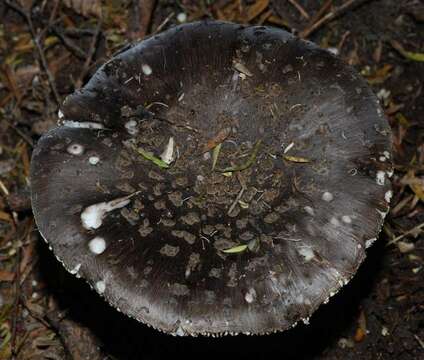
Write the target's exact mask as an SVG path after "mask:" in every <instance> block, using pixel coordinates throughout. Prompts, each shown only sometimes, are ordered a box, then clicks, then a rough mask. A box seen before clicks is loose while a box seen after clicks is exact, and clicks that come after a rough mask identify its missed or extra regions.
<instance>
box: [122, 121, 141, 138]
mask: <svg viewBox="0 0 424 360" xmlns="http://www.w3.org/2000/svg"><path fill="white" fill-rule="evenodd" d="M137 126H138V123H137V121H135V120H129V121H127V122H126V123H125V129H127V132H128V134H130V135H137V134H138V127H137Z"/></svg>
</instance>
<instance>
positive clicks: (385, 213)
mask: <svg viewBox="0 0 424 360" xmlns="http://www.w3.org/2000/svg"><path fill="white" fill-rule="evenodd" d="M377 212H378V213H379V214H380V216H381V218H382V219H384V218H385V217H386V215H387V213H388V211H380V210H378V209H377Z"/></svg>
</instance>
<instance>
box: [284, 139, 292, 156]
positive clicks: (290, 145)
mask: <svg viewBox="0 0 424 360" xmlns="http://www.w3.org/2000/svg"><path fill="white" fill-rule="evenodd" d="M293 146H294V142H292V143H290V144H289V145H287V146H286V148H285V149H284V154H286V153H287V152H288V151H289V150H290V149H291V148H292V147H293Z"/></svg>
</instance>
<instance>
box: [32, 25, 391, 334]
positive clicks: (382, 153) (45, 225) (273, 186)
mask: <svg viewBox="0 0 424 360" xmlns="http://www.w3.org/2000/svg"><path fill="white" fill-rule="evenodd" d="M62 112H63V113H62V114H60V118H61V119H60V123H61V126H59V127H57V128H55V129H53V130H51V131H49V132H48V133H46V134H45V135H44V136H43V137H42V138H41V139H40V141H39V143H38V145H37V147H36V148H35V150H34V152H33V158H32V165H31V184H32V205H33V210H34V215H35V220H36V222H37V225H38V228H39V231H40V233H41V234H42V236H43V238H44V239H45V240H46V241H47V242H48V244H49V246H50V247H51V249H52V251H53V252H54V254H55V255H56V257H57V258H58V259H59V260H60V261H61V262H62V263H63V265H64V266H65V268H66V269H67V270H68V271H70V272H71V273H73V274H76V275H77V276H81V277H82V278H84V279H86V280H87V281H88V282H89V284H90V285H91V286H92V287H93V288H94V289H95V290H96V291H97V292H98V293H100V294H101V295H102V296H104V298H105V299H106V300H107V301H108V302H109V303H110V304H111V305H112V306H114V307H115V308H117V309H119V310H120V311H122V312H123V313H125V314H127V315H129V316H131V317H133V318H135V319H137V320H139V321H141V322H143V323H146V324H148V325H150V326H153V327H154V328H157V329H159V330H162V331H164V332H167V333H172V334H176V335H187V334H189V335H196V334H215V335H221V334H237V333H246V334H264V333H270V332H274V331H279V330H285V329H288V328H290V327H291V326H293V325H294V324H296V323H297V322H298V321H299V320H305V321H306V320H307V319H308V318H309V317H310V316H311V314H312V313H313V312H314V311H315V310H316V309H317V308H318V306H319V305H320V304H322V303H324V302H326V301H327V300H328V299H329V297H330V296H332V295H334V294H335V293H336V292H337V291H338V290H339V289H340V288H341V287H342V286H343V285H344V284H346V283H347V282H348V281H349V280H350V279H351V277H352V276H353V275H354V274H355V272H356V271H357V269H358V267H359V265H360V264H361V262H362V261H363V260H364V258H365V256H366V252H365V250H366V247H368V246H369V245H370V244H371V243H372V242H373V241H374V240H375V239H376V237H377V236H378V233H379V231H380V229H381V227H382V223H383V219H384V216H385V214H386V213H387V212H388V208H389V201H390V196H391V190H390V188H391V185H390V180H389V179H388V177H390V174H391V173H392V171H393V170H392V163H391V158H392V151H391V132H390V128H389V125H388V123H387V121H386V119H385V117H384V115H383V112H382V110H381V108H380V106H379V103H378V100H377V98H376V97H375V96H374V95H373V93H372V91H371V90H370V89H369V87H368V86H367V84H366V83H365V82H364V80H363V79H362V78H361V77H360V76H359V75H358V74H357V73H356V72H355V71H354V70H353V69H352V68H351V67H349V66H347V65H346V64H344V63H343V62H342V61H341V60H340V59H339V58H337V57H335V56H334V55H333V54H331V53H329V52H328V51H326V50H323V49H320V48H318V47H317V46H316V45H314V44H312V43H310V42H306V41H302V40H299V39H297V38H295V37H293V36H292V35H290V34H289V33H287V32H285V31H283V30H281V29H276V28H271V27H264V26H242V25H237V24H232V23H225V22H211V21H206V22H196V23H191V24H186V25H181V26H178V27H175V28H173V29H171V30H168V31H166V32H164V33H161V34H159V35H155V36H153V37H151V38H148V39H146V40H143V41H142V42H140V43H138V44H137V45H135V46H133V47H130V48H129V49H127V50H125V51H123V52H120V53H118V54H116V55H115V56H114V57H113V58H112V59H111V60H110V61H108V62H107V63H106V64H105V65H104V66H102V67H101V68H100V69H99V70H98V71H97V72H96V74H95V75H94V76H93V77H92V79H91V80H90V81H89V82H88V84H87V85H86V86H85V87H84V88H82V89H81V90H79V91H76V92H75V93H74V94H72V95H70V96H69V97H68V98H67V99H66V101H65V103H64V104H63V108H62ZM222 134H224V135H225V136H222ZM171 139H172V140H171ZM217 139H218V140H217ZM259 140H260V141H261V146H260V147H259V146H256V145H258V144H259ZM218 143H220V144H221V145H222V149H221V153H220V154H219V153H218V151H214V150H213V149H216V145H217V144H218ZM221 145H220V146H221ZM141 148H143V149H144V150H145V151H144V152H143V154H144V155H143V154H141V153H140V151H141V150H140V151H139V150H138V149H141ZM255 149H256V150H258V149H259V150H258V151H257V152H256V150H255ZM217 153H218V154H217ZM146 154H147V155H146ZM218 156H219V158H218ZM212 157H213V158H216V160H217V163H218V164H220V165H217V167H219V166H220V167H221V170H218V171H216V169H215V170H214V171H212V170H211V162H212V160H213V159H211V158H212ZM246 159H250V160H251V161H250V163H249V164H247V166H246V167H245V169H243V171H241V170H240V171H238V170H234V166H235V164H234V163H236V165H237V164H240V163H243V162H244V161H246ZM161 161H162V162H161ZM164 162H165V164H164ZM167 165H169V166H167ZM225 166H227V171H225V169H223V170H222V168H225ZM228 169H232V170H231V171H228ZM224 175H227V176H224ZM229 175H232V176H229Z"/></svg>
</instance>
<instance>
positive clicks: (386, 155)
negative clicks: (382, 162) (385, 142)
mask: <svg viewBox="0 0 424 360" xmlns="http://www.w3.org/2000/svg"><path fill="white" fill-rule="evenodd" d="M383 155H384V156H385V157H386V158H387V159H390V153H389V152H388V151H383Z"/></svg>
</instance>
